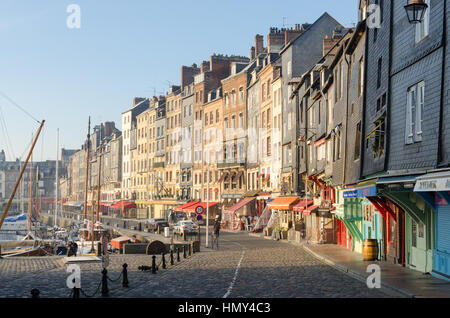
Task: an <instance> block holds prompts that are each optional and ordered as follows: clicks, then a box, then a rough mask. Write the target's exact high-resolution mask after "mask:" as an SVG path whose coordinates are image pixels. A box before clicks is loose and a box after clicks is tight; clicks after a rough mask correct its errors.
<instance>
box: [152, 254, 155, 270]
mask: <svg viewBox="0 0 450 318" xmlns="http://www.w3.org/2000/svg"><path fill="white" fill-rule="evenodd" d="M152 274H156V256H155V255H153V256H152Z"/></svg>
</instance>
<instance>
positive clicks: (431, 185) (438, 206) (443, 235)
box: [414, 169, 450, 281]
mask: <svg viewBox="0 0 450 318" xmlns="http://www.w3.org/2000/svg"><path fill="white" fill-rule="evenodd" d="M414 192H415V193H416V194H417V195H419V196H420V197H421V198H422V199H423V200H424V201H425V202H427V204H428V205H429V206H431V207H432V208H433V210H434V212H435V216H436V218H435V227H434V230H435V233H434V234H435V235H434V237H435V240H436V242H435V248H434V251H433V270H432V275H433V276H435V277H438V278H441V279H445V280H448V281H450V170H448V169H446V170H435V171H431V172H429V173H428V174H426V175H423V176H421V177H419V178H417V180H416V185H415V187H414ZM418 243H419V241H418ZM422 244H423V243H422Z"/></svg>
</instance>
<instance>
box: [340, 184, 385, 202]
mask: <svg viewBox="0 0 450 318" xmlns="http://www.w3.org/2000/svg"><path fill="white" fill-rule="evenodd" d="M375 196H377V187H376V186H372V187H365V188H359V189H352V190H347V191H344V199H350V198H365V197H375Z"/></svg>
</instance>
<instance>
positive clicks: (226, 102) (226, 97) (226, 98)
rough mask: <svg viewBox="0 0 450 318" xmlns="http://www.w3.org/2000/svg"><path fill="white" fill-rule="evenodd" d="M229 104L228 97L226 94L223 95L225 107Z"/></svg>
mask: <svg viewBox="0 0 450 318" xmlns="http://www.w3.org/2000/svg"><path fill="white" fill-rule="evenodd" d="M229 104H230V98H229V97H228V93H225V107H228V105H229Z"/></svg>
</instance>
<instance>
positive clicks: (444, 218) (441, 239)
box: [436, 206, 450, 253]
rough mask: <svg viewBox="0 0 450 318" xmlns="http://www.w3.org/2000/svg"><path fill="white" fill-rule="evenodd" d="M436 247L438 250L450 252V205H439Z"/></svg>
mask: <svg viewBox="0 0 450 318" xmlns="http://www.w3.org/2000/svg"><path fill="white" fill-rule="evenodd" d="M436 247H437V250H438V251H441V252H447V253H450V206H439V209H438V213H437V246H436Z"/></svg>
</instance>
